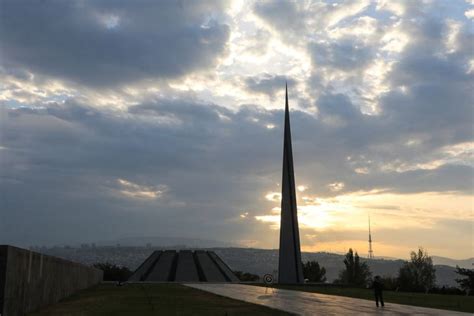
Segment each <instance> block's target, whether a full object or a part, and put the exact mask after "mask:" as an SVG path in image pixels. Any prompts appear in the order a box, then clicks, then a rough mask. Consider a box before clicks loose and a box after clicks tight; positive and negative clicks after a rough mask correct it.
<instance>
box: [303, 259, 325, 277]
mask: <svg viewBox="0 0 474 316" xmlns="http://www.w3.org/2000/svg"><path fill="white" fill-rule="evenodd" d="M303 275H304V278H305V279H308V281H310V282H326V269H325V268H323V267H320V266H319V263H318V262H317V261H307V262H306V263H303Z"/></svg>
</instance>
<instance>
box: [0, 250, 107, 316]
mask: <svg viewBox="0 0 474 316" xmlns="http://www.w3.org/2000/svg"><path fill="white" fill-rule="evenodd" d="M2 263H3V264H2ZM2 275H3V276H2ZM102 278H103V272H102V271H101V270H99V269H95V268H92V267H88V266H85V265H82V264H79V263H75V262H71V261H67V260H63V259H60V258H56V257H52V256H46V255H43V254H40V253H36V252H32V251H29V250H25V249H21V248H16V247H12V246H2V245H0V315H1V316H17V315H24V314H25V313H28V312H31V311H34V310H36V309H38V308H39V307H41V306H45V305H49V304H52V303H56V302H58V301H59V300H60V299H62V298H64V297H67V296H70V295H71V294H73V293H75V292H76V291H78V290H81V289H85V288H88V287H90V286H92V285H94V284H97V283H99V282H100V281H102ZM2 283H3V284H2ZM2 299H3V300H2ZM2 307H3V308H2ZM1 311H3V312H1Z"/></svg>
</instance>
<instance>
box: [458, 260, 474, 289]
mask: <svg viewBox="0 0 474 316" xmlns="http://www.w3.org/2000/svg"><path fill="white" fill-rule="evenodd" d="M456 273H457V274H459V275H462V276H465V278H462V279H456V282H457V283H458V284H459V286H460V287H461V288H462V289H463V290H464V291H466V293H467V294H468V295H469V293H471V292H473V291H474V270H471V269H463V268H460V267H458V266H456Z"/></svg>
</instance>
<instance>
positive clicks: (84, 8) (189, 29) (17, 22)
mask: <svg viewBox="0 0 474 316" xmlns="http://www.w3.org/2000/svg"><path fill="white" fill-rule="evenodd" d="M0 6H1V7H0V38H1V41H2V66H3V67H4V68H13V69H15V68H19V69H27V70H29V71H32V72H33V73H38V74H44V75H48V76H52V77H55V78H62V79H68V80H72V81H76V82H79V83H81V84H84V85H88V86H92V87H97V86H111V85H114V84H120V83H129V82H133V81H136V80H141V79H146V78H175V77H177V76H181V75H184V74H186V73H188V72H192V71H196V70H201V69H206V68H207V67H210V66H212V65H213V64H214V63H215V61H216V58H218V57H219V56H220V55H221V54H222V53H223V52H224V50H225V45H226V42H227V40H228V37H229V28H228V26H226V25H224V24H221V23H219V22H218V21H217V20H215V19H214V20H213V19H212V18H211V15H212V14H213V12H217V13H220V11H222V9H223V2H220V1H215V2H213V1H199V2H196V1H185V2H180V1H171V0H165V1H159V2H153V1H145V0H144V1H138V2H137V1H135V2H133V3H131V2H128V1H114V2H110V1H98V2H89V1H80V2H64V1H54V0H53V1H33V2H24V1H20V2H18V1H8V0H7V1H2V2H1V4H0ZM18 71H21V70H18Z"/></svg>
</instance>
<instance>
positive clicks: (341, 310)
mask: <svg viewBox="0 0 474 316" xmlns="http://www.w3.org/2000/svg"><path fill="white" fill-rule="evenodd" d="M185 285H186V286H190V287H193V288H196V289H200V290H204V291H207V292H211V293H214V294H217V295H221V296H226V297H230V298H233V299H237V300H241V301H245V302H249V303H254V304H260V305H265V306H268V307H271V308H276V309H280V310H284V311H287V312H290V313H295V314H300V315H325V316H326V315H328V316H329V315H359V316H361V315H440V316H441V315H443V316H444V315H471V314H468V313H460V312H453V311H446V310H440V309H432V308H424V307H416V306H409V305H400V304H391V303H387V304H385V307H384V308H383V309H382V308H377V307H376V306H375V303H374V302H372V301H369V300H362V299H357V298H350V297H343V296H335V295H326V294H319V293H309V292H301V291H290V290H281V289H271V288H268V289H267V288H265V287H260V286H253V285H243V284H209V283H207V284H204V283H201V284H185Z"/></svg>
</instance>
